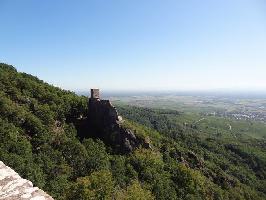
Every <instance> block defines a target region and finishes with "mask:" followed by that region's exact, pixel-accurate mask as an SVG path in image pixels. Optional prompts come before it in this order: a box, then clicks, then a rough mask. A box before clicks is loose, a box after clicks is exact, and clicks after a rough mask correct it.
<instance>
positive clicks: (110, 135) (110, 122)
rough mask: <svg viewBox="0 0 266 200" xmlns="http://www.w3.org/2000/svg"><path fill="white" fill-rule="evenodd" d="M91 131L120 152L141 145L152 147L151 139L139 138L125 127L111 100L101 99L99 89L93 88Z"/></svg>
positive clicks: (89, 115) (90, 112)
mask: <svg viewBox="0 0 266 200" xmlns="http://www.w3.org/2000/svg"><path fill="white" fill-rule="evenodd" d="M88 105H89V106H88V109H89V113H88V125H89V131H90V132H94V133H96V136H97V137H98V138H101V139H103V140H104V141H105V142H107V143H108V144H111V145H112V146H113V147H115V149H118V150H119V151H120V152H123V153H129V152H131V151H133V150H134V149H135V148H137V147H139V146H141V145H142V146H143V147H144V148H145V147H150V143H148V142H149V141H146V140H143V139H141V138H138V137H137V136H136V135H135V134H134V132H133V131H131V130H130V129H126V128H124V127H123V126H122V125H123V119H122V117H121V116H119V115H118V112H117V110H116V108H115V107H114V106H113V105H112V104H111V102H110V101H109V100H101V99H100V95H99V90H98V89H92V90H91V98H90V99H89V102H88Z"/></svg>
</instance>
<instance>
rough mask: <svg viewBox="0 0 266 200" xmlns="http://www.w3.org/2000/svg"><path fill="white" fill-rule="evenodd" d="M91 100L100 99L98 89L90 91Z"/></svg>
mask: <svg viewBox="0 0 266 200" xmlns="http://www.w3.org/2000/svg"><path fill="white" fill-rule="evenodd" d="M91 99H100V90H99V89H96V88H95V89H91Z"/></svg>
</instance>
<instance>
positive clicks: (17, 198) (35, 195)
mask: <svg viewBox="0 0 266 200" xmlns="http://www.w3.org/2000/svg"><path fill="white" fill-rule="evenodd" d="M2 199H3V200H53V198H52V197H51V196H49V195H48V194H46V193H45V192H44V191H42V190H40V189H39V188H37V187H33V185H32V182H30V181H28V180H25V179H23V178H21V177H20V176H19V175H18V174H17V173H16V172H15V171H14V170H12V169H11V168H9V167H7V166H6V165H5V164H4V163H3V162H1V161H0V200H2Z"/></svg>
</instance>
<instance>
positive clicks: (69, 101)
mask: <svg viewBox="0 0 266 200" xmlns="http://www.w3.org/2000/svg"><path fill="white" fill-rule="evenodd" d="M87 102H88V99H87V97H84V96H78V95H76V94H75V93H73V92H70V91H65V90H62V89H60V88H57V87H54V86H51V85H49V84H47V83H45V82H43V81H41V80H39V79H38V78H36V77H34V76H32V75H29V74H25V73H20V72H17V70H16V69H15V68H14V67H12V66H10V65H6V64H0V160H1V161H3V162H4V163H5V164H6V165H8V166H10V167H12V168H13V169H14V170H15V171H16V172H18V173H19V174H20V175H21V176H22V177H23V178H26V179H28V180H31V181H32V182H33V183H34V184H35V185H36V186H38V187H40V188H42V189H43V190H44V191H46V192H47V193H49V194H50V195H51V196H53V197H54V198H55V199H58V200H63V199H66V200H79V199H80V200H87V199H118V200H122V199H125V200H126V199H130V200H134V199H136V200H141V199H143V200H146V199H171V200H172V199H187V200H191V199H232V200H234V199H239V200H241V199H254V200H259V199H266V141H265V138H264V139H263V138H261V139H256V138H252V137H250V136H248V135H243V134H241V132H239V133H235V134H233V135H232V134H227V133H226V132H224V131H223V130H222V128H220V129H219V130H218V129H217V130H210V129H209V128H208V124H205V125H204V127H198V126H197V124H194V123H192V122H191V123H189V122H190V120H189V118H188V116H187V115H185V114H184V113H180V112H178V111H173V110H160V109H148V108H140V107H133V106H128V105H117V108H118V110H119V112H120V114H121V115H122V116H123V117H124V118H125V119H126V120H125V122H124V123H125V124H124V126H126V127H127V128H129V129H131V130H133V131H134V132H135V133H136V134H137V135H144V136H145V137H149V139H150V141H151V144H152V148H150V149H143V148H138V149H136V150H134V151H133V152H131V153H128V154H124V153H122V152H117V151H115V150H114V148H113V146H112V145H110V144H108V143H104V142H103V140H101V138H95V137H93V138H92V137H89V135H90V133H83V135H88V137H86V138H82V139H81V138H80V137H79V134H78V132H79V131H80V130H78V123H77V122H78V120H79V119H82V118H86V115H87V113H88V105H87ZM187 121H188V122H187ZM216 123H218V122H216ZM82 131H86V130H82ZM110 134H112V133H110ZM99 135H100V134H99Z"/></svg>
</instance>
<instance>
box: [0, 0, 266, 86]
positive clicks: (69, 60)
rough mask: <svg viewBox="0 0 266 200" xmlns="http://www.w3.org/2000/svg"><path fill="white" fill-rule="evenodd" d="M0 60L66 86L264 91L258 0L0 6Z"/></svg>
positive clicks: (265, 5) (25, 1) (262, 18)
mask: <svg viewBox="0 0 266 200" xmlns="http://www.w3.org/2000/svg"><path fill="white" fill-rule="evenodd" d="M0 27H1V30H0V62H5V63H8V64H12V65H14V66H15V67H16V68H17V69H18V70H19V71H23V72H27V73H30V74H33V75H35V76H38V77H39V78H41V79H42V80H45V81H46V82H48V83H51V84H54V85H56V86H60V87H62V88H65V89H71V90H87V89H89V88H91V87H99V88H102V89H106V90H208V89H231V90H238V89H249V90H265V91H266V1H265V0H180V1H178V0H84V1H82V0H72V1H70V0H43V1H38V0H0Z"/></svg>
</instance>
